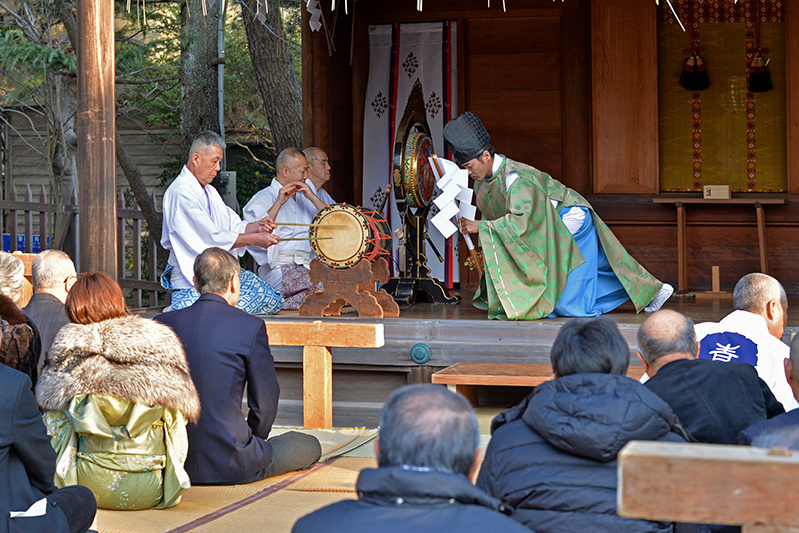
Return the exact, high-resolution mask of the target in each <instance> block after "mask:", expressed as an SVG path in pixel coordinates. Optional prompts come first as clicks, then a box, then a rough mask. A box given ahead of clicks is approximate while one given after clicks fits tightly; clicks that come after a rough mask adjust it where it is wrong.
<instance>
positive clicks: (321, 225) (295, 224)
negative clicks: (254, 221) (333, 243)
mask: <svg viewBox="0 0 799 533" xmlns="http://www.w3.org/2000/svg"><path fill="white" fill-rule="evenodd" d="M259 224H260V225H262V226H266V222H259ZM275 226H306V227H311V228H315V227H320V228H336V229H338V228H346V227H347V226H344V225H341V224H320V223H318V222H317V223H314V224H302V223H300V222H275Z"/></svg>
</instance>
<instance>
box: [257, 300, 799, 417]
mask: <svg viewBox="0 0 799 533" xmlns="http://www.w3.org/2000/svg"><path fill="white" fill-rule="evenodd" d="M793 300H795V301H796V302H795V304H796V305H799V296H792V297H791V298H789V307H791V305H790V302H792V301H793ZM664 307H665V308H668V309H675V310H677V311H680V312H681V313H684V314H686V315H688V316H690V317H691V318H692V319H693V320H694V322H697V323H698V322H705V321H718V320H720V319H721V318H723V317H724V316H725V315H727V314H728V313H730V312H731V311H732V300H731V299H715V300H703V301H700V302H697V301H696V298H694V297H692V296H682V297H676V296H673V297H672V298H671V299H670V300H669V301H668V302H667V304H666V305H665V306H664ZM793 308H794V309H795V308H796V307H795V306H794V307H793ZM789 315H790V313H789ZM794 315H795V316H794V319H793V320H791V321H789V327H788V328H787V329H786V335H785V337H784V340H786V342H789V340H790V338H791V337H792V335H793V334H794V333H795V332H796V331H797V330H798V329H799V313H794ZM606 316H608V317H610V318H611V319H613V320H614V321H616V323H617V324H618V326H619V329H620V330H621V332H622V335H624V338H625V339H626V340H627V343H628V344H629V346H630V364H631V365H639V364H640V363H639V361H638V359H637V358H636V357H635V335H636V332H637V331H638V327H639V325H640V324H641V322H643V321H644V319H645V318H646V316H647V315H646V313H640V314H636V313H635V309H634V307H633V306H632V304H631V303H629V302H628V303H626V304H623V305H622V306H621V307H619V308H618V309H616V310H615V311H613V312H611V313H609V314H607V315H606ZM268 320H289V321H307V322H311V321H314V320H320V318H318V317H316V318H312V317H300V316H298V314H297V312H291V311H283V312H281V313H280V314H279V315H276V316H272V317H268ZM322 320H325V321H332V322H380V323H383V324H384V327H385V346H384V347H383V348H378V349H368V348H363V349H357V348H349V349H347V348H333V350H332V353H333V425H334V426H335V427H350V426H366V427H376V426H377V424H378V422H379V418H380V409H381V408H382V405H383V402H384V401H385V399H386V398H387V397H388V394H389V393H390V392H391V390H393V389H394V388H396V387H399V386H402V385H405V384H410V383H429V382H430V375H431V374H432V373H433V372H435V371H437V370H439V369H441V368H444V367H447V366H449V365H452V364H454V363H458V362H467V363H480V362H497V363H548V362H549V350H550V347H551V345H552V342H553V340H554V339H555V337H556V336H557V334H558V330H559V329H560V327H561V325H563V323H564V322H565V321H566V320H568V319H565V318H553V319H544V320H538V321H527V322H508V321H498V320H488V319H487V318H486V314H485V312H484V311H480V310H478V309H475V308H474V307H473V306H472V304H471V298H470V297H468V298H467V299H466V301H464V302H462V303H460V304H458V305H442V304H430V303H418V304H414V305H412V306H410V307H407V308H401V311H400V317H399V318H388V319H377V320H376V319H361V318H358V317H357V315H355V314H353V315H346V314H345V315H344V316H342V317H340V318H339V317H336V318H324V319H322ZM267 329H268V328H267ZM427 353H429V359H428V360H427V361H425V359H426V357H425V356H426V354H427ZM272 354H273V356H274V358H275V366H276V367H277V369H278V379H279V381H280V385H281V394H280V409H279V412H278V421H277V423H279V424H287V425H301V424H302V348H301V347H289V346H273V347H272ZM412 354H413V355H414V358H412V357H411V356H412ZM526 392H527V391H525V390H522V389H521V388H515V387H514V388H504V387H503V388H493V387H481V388H480V392H479V397H480V403H481V404H490V405H508V406H510V405H513V404H514V403H515V402H516V401H518V400H519V399H521V397H523V396H524V395H525V394H526Z"/></svg>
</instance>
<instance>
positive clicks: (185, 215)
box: [161, 131, 283, 314]
mask: <svg viewBox="0 0 799 533" xmlns="http://www.w3.org/2000/svg"><path fill="white" fill-rule="evenodd" d="M224 149H225V143H224V141H223V140H222V137H220V136H219V135H217V134H216V133H214V132H212V131H203V132H201V133H199V134H197V137H195V139H194V142H193V143H192V145H191V148H190V149H189V160H188V162H187V163H186V165H185V166H184V167H183V170H182V171H181V172H180V174H179V175H178V177H177V178H175V180H174V181H173V182H172V183H171V184H170V185H169V187H168V188H167V190H166V192H165V193H164V205H163V214H164V222H163V229H162V232H161V245H162V246H163V247H164V248H165V249H166V250H168V251H169V261H168V264H167V267H166V269H165V270H164V273H163V275H162V276H161V284H162V285H163V286H164V288H166V289H169V290H170V292H171V293H172V309H182V308H184V307H188V306H189V305H191V304H192V303H194V301H195V300H197V298H199V297H200V294H199V293H198V292H197V290H196V289H195V288H194V283H193V278H194V259H195V258H196V257H197V256H198V255H200V254H201V253H202V252H203V251H204V250H206V249H207V248H210V247H212V246H217V247H219V248H222V249H224V250H227V251H229V252H230V253H231V254H232V255H233V256H235V257H240V256H241V255H242V254H243V253H244V251H245V250H246V247H248V246H252V247H257V248H260V249H266V248H269V247H270V246H272V245H274V244H277V241H278V240H277V237H276V236H275V235H273V234H272V230H274V228H275V224H274V221H273V220H272V219H271V218H269V217H265V216H264V217H261V218H259V219H258V220H254V221H252V222H249V223H248V222H244V221H243V220H242V219H241V218H240V217H239V216H238V215H237V214H236V212H235V211H233V210H232V209H230V208H229V207H228V206H227V205H225V203H224V202H223V201H222V198H221V197H220V196H219V193H218V192H217V190H216V189H215V188H214V187H213V186H212V185H210V184H211V181H212V180H213V179H214V177H215V176H216V175H217V173H218V172H219V169H220V163H221V161H222V157H223V154H224ZM240 281H241V297H240V299H239V302H238V304H237V305H236V307H238V308H239V309H242V310H243V311H246V312H248V313H251V314H257V313H270V314H271V313H277V312H278V311H280V309H281V307H282V305H283V298H282V297H281V296H280V294H279V293H278V292H277V291H275V289H274V288H272V287H270V286H269V284H268V283H266V282H264V281H263V280H262V279H260V278H259V277H258V276H256V275H255V274H253V273H252V272H248V271H246V270H242V271H241V280H240Z"/></svg>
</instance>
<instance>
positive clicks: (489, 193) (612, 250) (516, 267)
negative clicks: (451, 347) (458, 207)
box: [474, 156, 663, 320]
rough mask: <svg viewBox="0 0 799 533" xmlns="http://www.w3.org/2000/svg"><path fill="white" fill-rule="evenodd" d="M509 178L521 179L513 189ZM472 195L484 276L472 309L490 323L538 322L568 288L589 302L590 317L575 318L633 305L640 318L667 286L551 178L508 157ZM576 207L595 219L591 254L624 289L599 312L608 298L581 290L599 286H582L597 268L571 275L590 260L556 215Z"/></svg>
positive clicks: (586, 205)
mask: <svg viewBox="0 0 799 533" xmlns="http://www.w3.org/2000/svg"><path fill="white" fill-rule="evenodd" d="M498 157H499V156H498ZM510 172H517V173H518V177H517V178H516V179H515V180H514V181H513V182H512V183H511V185H510V187H508V186H507V181H506V180H507V178H508V174H509V173H510ZM474 188H475V193H476V196H477V207H478V208H479V209H480V211H481V213H482V214H483V220H480V221H479V223H478V229H479V236H480V244H481V246H482V247H483V252H484V254H485V274H484V276H483V277H482V278H481V282H480V288H479V290H478V291H477V293H476V294H475V296H474V305H475V306H476V307H478V308H480V309H487V310H488V317H489V318H499V319H511V320H535V319H539V318H544V317H547V316H549V315H550V314H551V313H553V311H555V309H556V306H558V304H559V300H560V299H561V296H562V295H563V293H564V290H566V285H567V281H568V282H569V285H570V286H572V284H576V287H577V288H578V289H579V290H578V291H574V290H572V291H571V292H572V293H579V294H580V297H581V298H583V299H584V300H585V299H586V298H587V299H588V300H589V301H588V303H587V305H585V307H584V308H585V311H583V312H581V313H578V314H574V315H572V316H594V315H597V314H600V313H602V312H607V311H609V310H610V309H612V308H613V307H615V306H617V305H619V304H620V303H621V302H622V301H626V300H627V299H628V298H629V299H630V300H632V301H633V303H634V304H635V309H636V311H639V312H640V311H641V310H642V309H643V308H644V307H645V306H646V305H647V304H649V302H651V301H652V299H653V298H654V297H655V295H656V294H657V293H658V291H659V290H660V288H661V286H662V285H663V284H662V283H661V282H660V281H658V280H657V279H655V278H654V277H653V276H652V275H651V274H650V273H649V272H647V271H646V270H645V269H644V268H643V267H642V266H641V265H640V264H638V262H637V261H636V260H635V259H633V258H632V257H631V256H630V254H628V253H627V251H626V250H625V249H624V247H623V246H622V245H621V243H620V242H619V240H618V239H617V238H616V237H615V236H614V235H613V233H612V232H611V231H610V229H609V228H608V227H607V226H606V225H605V223H604V222H602V220H601V219H600V218H599V217H598V216H597V215H596V213H594V211H593V209H592V208H591V205H590V204H589V203H588V202H587V201H586V200H585V199H584V198H583V197H582V196H580V195H579V194H577V193H576V192H574V191H573V190H571V189H569V188H568V187H566V186H565V185H563V184H562V183H560V182H559V181H556V180H555V179H553V178H552V177H550V176H549V175H548V174H546V173H544V172H541V171H540V170H537V169H535V168H533V167H531V166H528V165H524V164H522V163H517V162H515V161H511V160H510V159H508V158H504V161H503V162H502V163H501V165H500V166H499V169H498V170H497V171H496V172H495V173H494V175H493V176H491V177H490V178H486V179H485V180H479V181H476V182H475V187H474ZM553 201H554V203H556V204H557V206H556V205H553ZM574 206H577V207H581V208H585V209H586V210H587V212H589V213H590V215H591V216H590V217H586V218H587V219H588V220H586V224H587V225H588V226H590V225H591V223H593V227H594V228H595V230H594V229H592V228H589V229H591V235H594V234H595V235H596V237H598V240H597V239H595V241H597V246H595V248H596V250H592V251H591V254H592V255H598V256H599V263H600V264H602V263H604V264H605V265H609V268H608V269H607V270H608V274H609V275H610V276H611V277H614V275H615V278H617V279H618V281H616V280H615V279H614V280H613V283H616V285H617V286H618V284H619V283H620V285H621V287H619V290H617V291H616V293H615V294H616V300H615V301H614V302H612V303H611V304H610V306H609V305H607V302H605V304H606V305H604V306H603V305H594V304H597V303H599V304H601V303H602V300H603V299H606V298H605V296H606V295H604V294H603V293H602V291H601V290H600V291H596V290H594V291H593V292H592V291H591V290H583V289H582V288H581V287H582V286H583V285H585V286H587V287H591V286H593V285H597V283H593V282H591V279H588V280H586V279H585V278H592V277H593V279H596V277H597V275H598V274H597V270H596V269H593V271H591V270H590V269H589V270H587V271H586V272H582V271H581V272H579V276H577V278H578V279H575V276H570V273H572V272H573V271H574V270H575V269H576V268H578V267H579V266H580V265H582V264H583V263H584V262H585V259H584V254H583V253H581V250H580V248H579V247H578V244H577V242H576V241H575V238H574V237H573V236H572V234H571V233H570V232H569V230H568V229H567V228H566V226H565V225H564V223H563V221H562V220H561V218H560V216H559V215H558V211H559V210H560V209H562V208H570V207H574ZM586 255H587V254H586ZM605 258H606V261H605ZM599 274H602V273H601V272H600V273H599ZM622 288H623V290H622ZM619 293H620V294H621V295H622V299H621V300H620V301H619V300H618V294H619ZM625 293H626V294H625ZM608 307H610V309H609V308H608ZM558 314H564V313H558Z"/></svg>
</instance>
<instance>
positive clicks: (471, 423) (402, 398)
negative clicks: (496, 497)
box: [378, 384, 480, 475]
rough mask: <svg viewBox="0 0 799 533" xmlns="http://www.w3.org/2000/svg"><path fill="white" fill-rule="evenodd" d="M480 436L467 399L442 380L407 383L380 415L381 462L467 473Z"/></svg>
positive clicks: (391, 397) (384, 465) (395, 392)
mask: <svg viewBox="0 0 799 533" xmlns="http://www.w3.org/2000/svg"><path fill="white" fill-rule="evenodd" d="M479 441H480V428H479V427H478V425H477V419H476V418H475V416H474V411H472V408H471V406H470V405H469V402H467V401H466V399H465V398H464V397H463V396H460V395H459V394H455V393H454V392H451V391H449V390H447V389H446V388H445V387H442V386H440V385H431V384H426V385H408V386H405V387H400V388H398V389H395V390H394V391H393V392H392V393H391V395H390V396H389V397H388V401H386V404H385V406H384V407H383V414H382V416H381V417H380V456H379V457H378V464H379V465H380V466H381V467H386V466H403V465H406V466H410V467H420V468H430V469H432V470H436V471H439V472H447V473H451V474H463V475H468V474H469V470H470V469H471V466H472V462H473V461H474V454H475V452H476V451H477V446H478V445H479Z"/></svg>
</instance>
